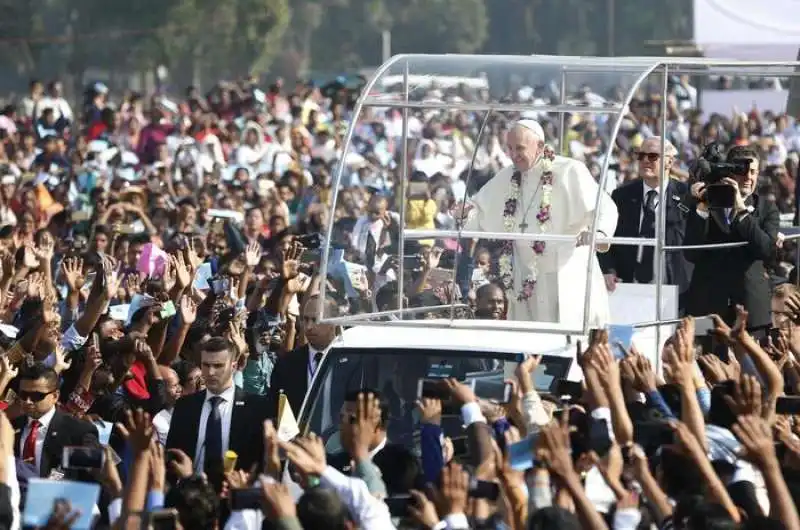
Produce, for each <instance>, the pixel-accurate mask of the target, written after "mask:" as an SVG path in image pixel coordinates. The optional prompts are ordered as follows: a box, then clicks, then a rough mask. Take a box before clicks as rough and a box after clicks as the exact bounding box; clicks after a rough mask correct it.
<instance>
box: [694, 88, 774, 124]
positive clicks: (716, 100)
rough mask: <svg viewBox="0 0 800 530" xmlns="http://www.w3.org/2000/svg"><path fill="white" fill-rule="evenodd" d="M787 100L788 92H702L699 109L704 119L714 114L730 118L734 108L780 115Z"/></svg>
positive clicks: (741, 110)
mask: <svg viewBox="0 0 800 530" xmlns="http://www.w3.org/2000/svg"><path fill="white" fill-rule="evenodd" d="M788 98H789V91H788V90H703V91H702V92H701V93H700V108H701V109H702V110H703V116H705V117H706V118H707V117H708V116H710V115H711V114H714V113H717V114H722V115H723V116H728V117H730V116H731V115H732V112H733V108H734V107H736V108H738V109H739V111H740V112H750V109H752V108H753V107H755V108H757V109H758V111H759V112H765V111H768V110H769V111H771V112H774V113H776V114H782V113H783V112H785V111H786V101H787V100H788Z"/></svg>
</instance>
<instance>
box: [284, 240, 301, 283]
mask: <svg viewBox="0 0 800 530" xmlns="http://www.w3.org/2000/svg"><path fill="white" fill-rule="evenodd" d="M302 253H303V247H302V245H300V244H299V243H297V242H296V241H295V242H292V244H291V245H290V246H289V248H287V249H285V250H283V251H282V253H281V258H282V259H281V277H282V278H283V279H284V280H291V279H292V278H296V277H297V275H298V274H299V273H300V270H299V267H300V261H299V259H300V255H301V254H302Z"/></svg>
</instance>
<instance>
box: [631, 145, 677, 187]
mask: <svg viewBox="0 0 800 530" xmlns="http://www.w3.org/2000/svg"><path fill="white" fill-rule="evenodd" d="M664 154H665V157H664V173H665V174H666V175H667V177H668V176H669V171H670V170H671V169H672V164H673V162H674V161H675V156H676V155H677V154H678V150H677V149H675V146H673V145H672V143H671V142H670V141H669V140H664ZM638 157H639V176H640V177H641V178H642V179H643V180H644V181H645V182H647V183H648V185H650V186H652V187H655V184H657V183H658V178H659V175H660V173H661V137H660V136H652V137H650V138H647V139H646V140H645V141H643V142H642V145H641V146H640V147H639V153H638Z"/></svg>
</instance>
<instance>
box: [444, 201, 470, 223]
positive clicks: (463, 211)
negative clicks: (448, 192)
mask: <svg viewBox="0 0 800 530" xmlns="http://www.w3.org/2000/svg"><path fill="white" fill-rule="evenodd" d="M474 208H475V205H474V204H470V203H468V202H464V201H459V202H458V203H456V204H455V206H453V207H452V208H451V209H450V215H452V216H453V217H455V219H456V221H464V220H465V219H466V218H467V217H469V214H470V212H472V210H473V209H474Z"/></svg>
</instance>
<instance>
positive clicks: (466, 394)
mask: <svg viewBox="0 0 800 530" xmlns="http://www.w3.org/2000/svg"><path fill="white" fill-rule="evenodd" d="M443 383H444V385H445V386H446V387H447V389H448V390H449V391H450V395H451V396H452V397H453V401H455V402H456V403H458V404H460V405H466V404H467V403H477V401H478V398H477V397H476V396H475V392H473V391H472V389H471V388H470V387H468V386H467V385H465V384H464V383H461V382H460V381H458V380H457V379H455V378H453V377H450V378H448V379H445V380H444V381H443Z"/></svg>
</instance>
